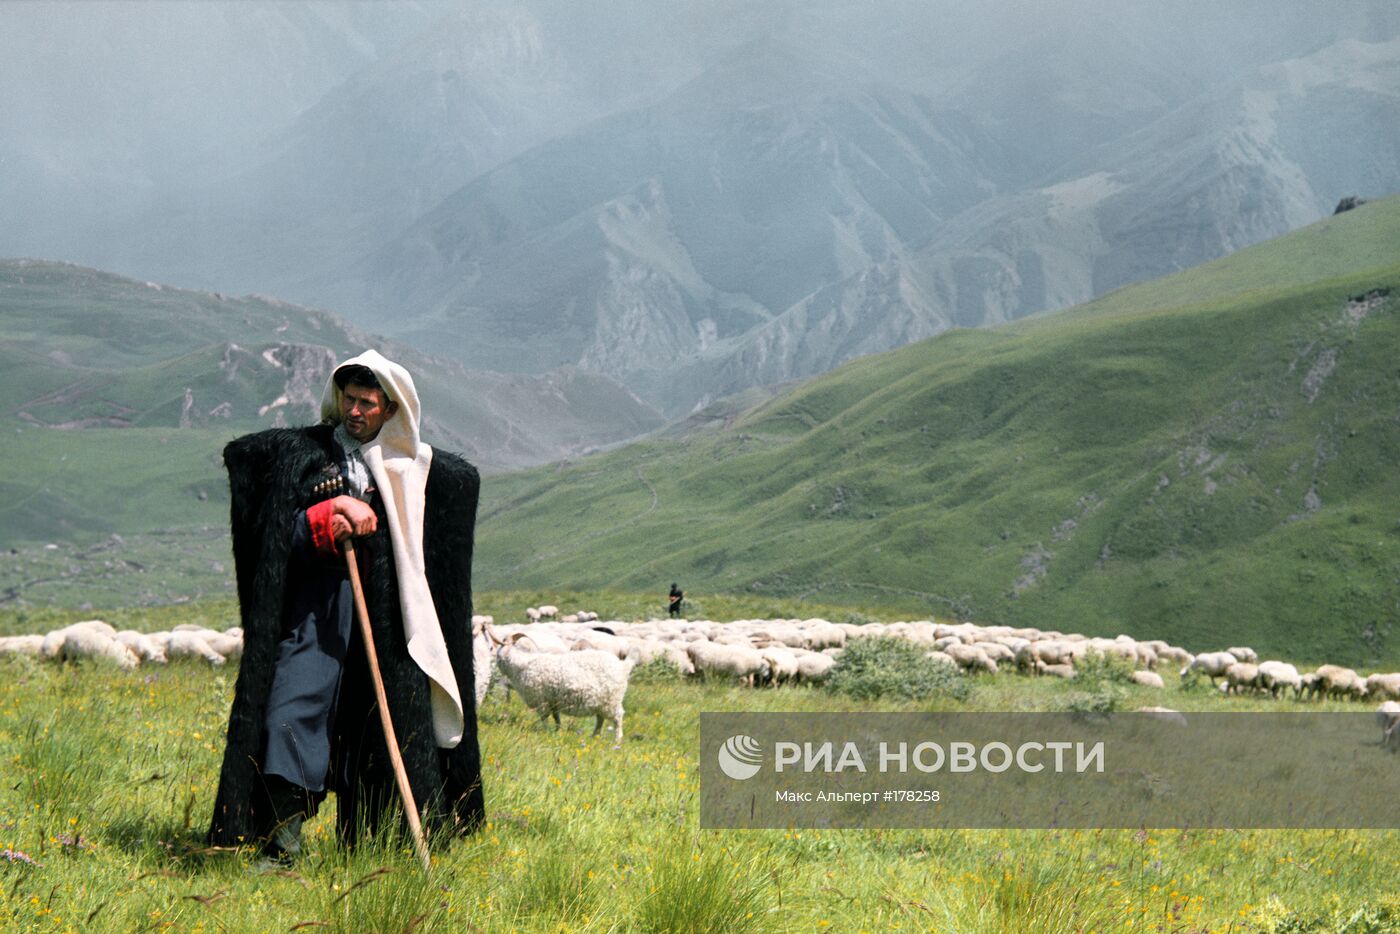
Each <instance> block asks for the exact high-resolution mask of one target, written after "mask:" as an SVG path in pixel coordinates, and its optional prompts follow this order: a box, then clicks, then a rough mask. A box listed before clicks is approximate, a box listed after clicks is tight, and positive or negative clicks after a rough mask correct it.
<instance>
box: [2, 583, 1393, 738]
mask: <svg viewBox="0 0 1400 934" xmlns="http://www.w3.org/2000/svg"><path fill="white" fill-rule="evenodd" d="M472 628H473V644H474V649H475V661H476V686H475V687H476V699H477V703H478V705H480V704H482V703H484V702H485V700H486V698H487V696H488V693H489V690H490V687H491V685H492V683H493V682H501V683H503V684H505V685H506V686H507V688H508V689H514V690H515V691H516V692H518V693H519V694H520V695H521V697H522V698H523V699H524V700H525V702H526V704H527V705H529V706H530V707H531V708H532V709H533V710H535V711H536V712H537V713H538V714H539V715H540V717H541V719H542V720H548V719H549V718H551V717H552V718H553V719H554V722H555V724H556V725H557V724H558V723H559V717H560V715H561V714H562V715H568V716H593V717H595V718H596V721H597V724H596V727H595V730H594V732H595V734H596V733H597V732H598V731H599V730H601V728H602V726H603V724H604V723H605V722H607V723H610V724H611V725H612V727H613V732H614V736H615V739H616V742H618V743H620V742H621V741H622V717H623V707H622V704H623V697H624V695H625V692H626V689H627V682H628V679H629V677H630V674H631V672H632V670H633V668H634V666H636V665H644V664H651V663H657V664H656V665H655V666H654V667H655V668H656V669H657V670H670V671H672V672H674V674H675V675H676V677H678V678H681V677H688V678H695V679H701V680H710V681H719V682H723V683H729V684H735V685H742V686H745V687H751V688H776V687H779V686H783V685H789V684H793V685H795V684H818V683H821V682H822V681H824V680H826V678H827V676H828V675H829V674H830V673H831V670H832V669H833V668H834V667H835V665H836V664H837V660H838V659H839V658H840V656H841V653H842V652H843V651H844V649H845V647H846V646H847V645H848V644H850V643H851V641H852V640H856V639H864V638H872V637H881V636H883V637H891V638H897V639H902V640H905V641H907V642H910V643H912V644H913V645H916V646H919V647H921V648H923V649H925V654H926V656H927V657H929V658H930V659H934V660H936V661H938V662H939V663H941V664H945V665H948V666H951V667H953V668H956V669H957V670H959V671H961V672H963V673H964V674H967V675H971V676H984V677H993V676H997V675H1004V674H1006V673H1015V674H1018V675H1021V676H1026V677H1059V678H1074V677H1076V676H1077V675H1078V673H1079V671H1080V669H1081V667H1082V666H1083V665H1084V664H1085V663H1086V662H1087V661H1089V660H1091V659H1093V658H1094V656H1103V657H1107V658H1117V659H1121V660H1122V662H1123V663H1125V664H1126V665H1128V666H1130V667H1131V669H1132V675H1131V677H1132V680H1133V681H1134V682H1136V683H1138V684H1141V685H1144V686H1147V687H1154V688H1165V687H1166V682H1165V680H1164V679H1163V677H1162V674H1161V672H1166V671H1174V672H1176V675H1177V677H1179V678H1181V679H1186V678H1190V677H1204V678H1207V679H1209V680H1210V681H1211V683H1212V684H1214V685H1216V686H1217V687H1218V689H1219V690H1220V691H1221V692H1223V693H1225V694H1227V695H1254V696H1260V697H1272V698H1280V697H1283V696H1285V695H1288V696H1292V697H1293V698H1295V699H1299V700H1308V699H1315V700H1321V699H1336V700H1350V701H1371V702H1375V701H1380V702H1382V705H1381V708H1380V709H1379V710H1378V711H1377V717H1378V718H1380V720H1381V721H1382V723H1381V726H1382V729H1383V731H1384V733H1385V737H1386V744H1387V745H1390V746H1392V747H1400V725H1397V724H1400V672H1390V673H1375V674H1371V675H1369V676H1362V675H1361V674H1359V673H1357V672H1356V671H1355V670H1353V669H1351V668H1346V667H1343V666H1339V665H1321V666H1319V667H1318V668H1317V669H1316V670H1314V671H1311V672H1308V673H1306V674H1304V673H1301V672H1299V670H1298V669H1297V668H1296V667H1295V666H1294V665H1292V664H1290V663H1288V662H1283V661H1279V660H1264V661H1260V659H1259V657H1258V654H1257V653H1256V652H1254V651H1253V650H1252V649H1250V648H1247V647H1242V646H1231V647H1229V648H1226V649H1221V650H1218V651H1208V652H1202V653H1200V654H1193V653H1191V652H1188V651H1187V650H1186V649H1184V648H1181V647H1179V646H1173V645H1169V644H1167V643H1166V642H1163V641H1161V640H1138V639H1134V638H1132V637H1129V636H1126V635H1120V636H1116V637H1114V638H1111V639H1109V638H1102V637H1091V636H1084V635H1081V634H1077V633H1061V632H1055V631H1044V630H1040V629H1034V628H1013V627H1010V626H979V625H976V624H973V623H956V624H951V623H940V622H934V621H930V620H918V621H909V622H893V623H864V624H853V623H833V622H829V621H827V620H823V619H746V620H736V621H733V622H727V623H721V622H715V621H712V620H687V619H664V620H663V619H650V620H646V621H640V622H627V621H621V620H601V621H600V620H599V619H598V615H597V614H596V613H591V612H588V611H578V612H573V613H567V614H561V613H560V611H559V609H558V608H557V607H555V606H548V605H545V606H540V607H530V608H529V609H528V610H527V611H526V613H525V621H524V622H522V623H511V624H500V625H498V624H496V622H495V620H494V619H493V618H492V617H491V616H484V615H483V616H474V617H473V618H472ZM242 647H243V633H242V630H241V629H239V628H238V627H232V628H229V629H226V630H223V631H217V630H212V629H207V628H204V627H200V626H189V625H185V626H176V627H175V628H174V629H173V630H171V631H169V632H155V633H141V632H136V631H134V630H122V631H118V630H116V629H115V628H113V627H112V626H110V625H109V624H107V623H105V622H102V621H100V620H87V621H84V622H78V623H73V624H71V625H69V626H65V627H62V628H61V629H57V630H54V631H52V632H49V633H47V634H44V635H25V636H8V637H0V656H4V655H7V654H9V655H27V656H31V657H34V658H36V659H40V660H48V661H57V662H61V661H67V660H78V659H100V660H105V661H106V662H109V663H112V664H115V665H116V666H117V667H119V668H121V669H123V670H132V669H135V668H137V667H139V666H142V665H150V664H164V663H166V662H168V661H169V660H171V659H174V658H181V657H186V658H198V659H202V660H203V661H205V662H207V663H208V664H210V665H213V666H218V665H223V664H226V663H227V662H228V661H230V660H235V659H237V658H238V656H239V655H240V654H241V652H242Z"/></svg>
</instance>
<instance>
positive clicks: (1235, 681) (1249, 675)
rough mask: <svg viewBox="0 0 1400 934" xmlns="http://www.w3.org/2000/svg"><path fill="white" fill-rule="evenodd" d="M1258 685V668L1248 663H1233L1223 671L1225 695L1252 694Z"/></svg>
mask: <svg viewBox="0 0 1400 934" xmlns="http://www.w3.org/2000/svg"><path fill="white" fill-rule="evenodd" d="M1258 683H1259V666H1258V665H1251V664H1250V663H1249V662H1235V663H1234V664H1233V665H1231V666H1230V667H1229V668H1226V669H1225V693H1226V694H1229V693H1232V692H1233V693H1235V694H1243V693H1244V692H1245V690H1249V691H1250V692H1253V691H1254V689H1255V688H1256V687H1258Z"/></svg>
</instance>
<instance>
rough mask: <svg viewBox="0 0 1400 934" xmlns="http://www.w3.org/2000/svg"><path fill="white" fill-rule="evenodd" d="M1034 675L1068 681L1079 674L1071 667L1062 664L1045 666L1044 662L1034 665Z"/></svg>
mask: <svg viewBox="0 0 1400 934" xmlns="http://www.w3.org/2000/svg"><path fill="white" fill-rule="evenodd" d="M1035 673H1036V674H1038V675H1053V676H1054V677H1056V678H1064V679H1065V680H1070V679H1073V678H1077V677H1078V676H1079V673H1078V672H1077V671H1075V670H1074V666H1073V665H1067V664H1063V663H1062V664H1058V665H1047V664H1045V663H1044V662H1039V663H1037V664H1036V669H1035Z"/></svg>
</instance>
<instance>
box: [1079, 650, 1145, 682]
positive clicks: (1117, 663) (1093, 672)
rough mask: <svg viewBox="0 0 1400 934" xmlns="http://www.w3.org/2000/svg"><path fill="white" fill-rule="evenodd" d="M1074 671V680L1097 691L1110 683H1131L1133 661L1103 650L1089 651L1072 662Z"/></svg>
mask: <svg viewBox="0 0 1400 934" xmlns="http://www.w3.org/2000/svg"><path fill="white" fill-rule="evenodd" d="M1074 671H1075V680H1076V681H1078V682H1079V683H1080V684H1081V685H1083V686H1084V688H1085V690H1089V691H1099V690H1102V689H1103V688H1104V687H1105V686H1107V685H1110V684H1132V683H1133V663H1132V662H1130V661H1128V660H1127V659H1126V658H1121V657H1119V656H1117V655H1109V654H1107V653H1104V652H1089V653H1088V654H1087V655H1085V656H1084V657H1083V658H1081V659H1079V660H1077V661H1076V662H1075V663H1074Z"/></svg>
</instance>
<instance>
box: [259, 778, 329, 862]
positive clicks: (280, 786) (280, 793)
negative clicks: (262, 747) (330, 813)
mask: <svg viewBox="0 0 1400 934" xmlns="http://www.w3.org/2000/svg"><path fill="white" fill-rule="evenodd" d="M264 804H265V807H266V810H265V811H264V813H265V814H266V815H267V817H266V825H267V827H268V829H267V830H266V831H265V832H264V833H263V834H261V835H260V836H261V838H262V852H263V857H264V859H263V861H262V862H260V863H259V864H258V866H259V868H260V869H262V868H268V869H285V868H287V867H289V866H291V865H292V863H293V862H295V860H296V858H297V857H298V856H300V855H301V825H302V824H304V823H305V822H306V819H307V817H309V816H310V815H311V813H312V812H313V811H314V809H315V806H314V804H313V803H312V798H311V795H310V794H309V793H308V792H307V790H306V789H305V788H302V787H301V786H299V785H294V784H292V783H291V782H289V781H285V780H283V779H280V778H275V777H271V776H269V778H268V780H267V787H266V796H265V801H264ZM265 864H266V865H265Z"/></svg>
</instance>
